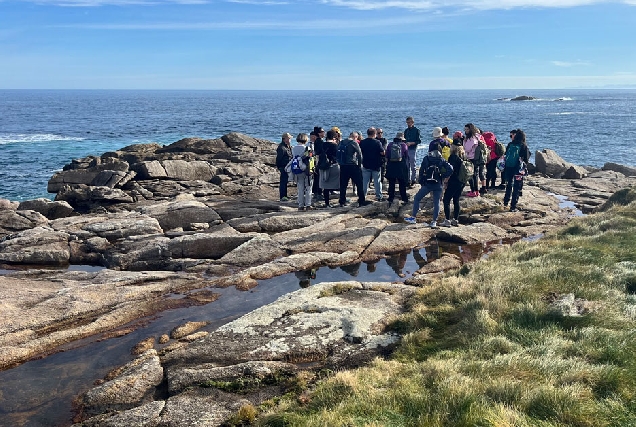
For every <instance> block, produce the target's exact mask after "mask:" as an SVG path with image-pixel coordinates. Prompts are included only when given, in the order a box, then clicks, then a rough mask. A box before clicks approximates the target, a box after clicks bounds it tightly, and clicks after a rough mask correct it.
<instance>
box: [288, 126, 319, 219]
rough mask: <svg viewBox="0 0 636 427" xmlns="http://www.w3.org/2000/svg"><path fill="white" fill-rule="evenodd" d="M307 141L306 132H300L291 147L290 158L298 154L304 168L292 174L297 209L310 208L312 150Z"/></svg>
mask: <svg viewBox="0 0 636 427" xmlns="http://www.w3.org/2000/svg"><path fill="white" fill-rule="evenodd" d="M307 141H308V138H307V134H306V133H300V134H298V136H297V137H296V142H297V144H296V145H295V146H294V147H292V158H295V157H296V156H298V157H300V159H301V160H302V162H303V163H304V164H305V170H304V171H303V172H302V173H299V174H293V177H294V182H296V185H297V188H298V210H299V211H304V210H309V209H311V188H312V185H313V183H314V159H313V157H314V152H313V146H312V145H311V144H310V143H307Z"/></svg>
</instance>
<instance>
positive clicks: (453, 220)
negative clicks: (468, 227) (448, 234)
mask: <svg viewBox="0 0 636 427" xmlns="http://www.w3.org/2000/svg"><path fill="white" fill-rule="evenodd" d="M451 225H452V226H453V227H459V222H458V221H457V220H456V219H451Z"/></svg>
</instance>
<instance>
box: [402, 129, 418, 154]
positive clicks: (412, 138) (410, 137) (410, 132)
mask: <svg viewBox="0 0 636 427" xmlns="http://www.w3.org/2000/svg"><path fill="white" fill-rule="evenodd" d="M404 139H405V140H406V141H404V142H406V143H409V142H415V145H407V146H408V147H409V150H415V149H416V148H417V146H418V145H420V144H421V142H422V137H421V136H420V130H419V129H418V128H416V127H415V126H413V127H412V128H406V129H405V130H404Z"/></svg>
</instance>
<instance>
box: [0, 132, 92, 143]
mask: <svg viewBox="0 0 636 427" xmlns="http://www.w3.org/2000/svg"><path fill="white" fill-rule="evenodd" d="M49 141H84V138H78V137H74V136H63V135H55V134H53V133H32V134H25V133H9V134H5V135H0V145H4V144H19V143H33V142H49Z"/></svg>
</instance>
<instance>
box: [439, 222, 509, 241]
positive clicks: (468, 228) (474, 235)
mask: <svg viewBox="0 0 636 427" xmlns="http://www.w3.org/2000/svg"><path fill="white" fill-rule="evenodd" d="M511 237H513V235H511V234H509V233H508V232H507V231H506V230H504V229H503V228H501V227H497V226H496V225H494V224H490V223H487V222H481V223H475V224H470V225H465V226H461V227H450V228H443V229H440V230H439V231H438V232H437V238H438V239H440V240H444V241H447V242H456V243H466V244H475V243H483V242H491V241H493V240H500V239H505V238H511Z"/></svg>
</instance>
